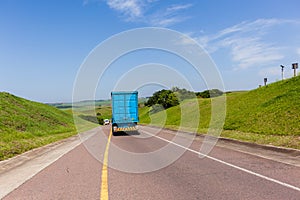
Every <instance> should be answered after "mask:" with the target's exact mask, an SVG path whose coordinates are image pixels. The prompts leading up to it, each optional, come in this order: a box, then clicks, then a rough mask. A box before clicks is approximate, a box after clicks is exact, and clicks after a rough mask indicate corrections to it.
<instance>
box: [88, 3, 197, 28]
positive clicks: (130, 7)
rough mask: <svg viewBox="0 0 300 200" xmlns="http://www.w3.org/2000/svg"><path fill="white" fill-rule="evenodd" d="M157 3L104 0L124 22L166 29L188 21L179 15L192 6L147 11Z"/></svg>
mask: <svg viewBox="0 0 300 200" xmlns="http://www.w3.org/2000/svg"><path fill="white" fill-rule="evenodd" d="M84 1H88V0H84ZM158 1H159V0H105V2H106V4H107V5H108V6H109V7H110V8H111V9H112V10H115V11H117V12H118V13H120V14H121V15H122V17H123V19H124V20H125V21H131V22H143V23H146V24H149V25H151V26H160V27H167V26H171V25H173V24H176V23H179V22H182V21H184V20H186V19H188V17H186V16H182V15H180V12H181V11H183V10H186V9H188V8H190V7H191V6H192V4H173V5H170V6H168V7H165V8H163V9H160V10H155V11H151V10H150V9H148V8H150V7H151V5H152V4H154V3H157V2H158Z"/></svg>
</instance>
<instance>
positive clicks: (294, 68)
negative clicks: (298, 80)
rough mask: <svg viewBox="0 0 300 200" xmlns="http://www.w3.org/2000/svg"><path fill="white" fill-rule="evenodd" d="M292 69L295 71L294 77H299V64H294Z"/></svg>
mask: <svg viewBox="0 0 300 200" xmlns="http://www.w3.org/2000/svg"><path fill="white" fill-rule="evenodd" d="M292 69H293V70H294V77H295V76H297V73H296V69H298V63H293V64H292Z"/></svg>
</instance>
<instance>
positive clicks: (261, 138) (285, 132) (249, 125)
mask: <svg viewBox="0 0 300 200" xmlns="http://www.w3.org/2000/svg"><path fill="white" fill-rule="evenodd" d="M299 97H300V77H296V78H292V79H288V80H285V81H280V82H276V83H273V84H270V85H268V86H267V87H262V88H259V89H256V90H252V91H249V92H237V93H236V92H235V93H230V94H228V95H227V114H226V121H225V125H224V131H223V133H222V136H225V137H230V138H235V139H239V140H244V141H250V142H257V143H262V144H273V145H278V146H286V147H293V148H300V104H299V103H300V98H299ZM198 102H199V109H200V119H201V120H200V122H199V124H198V132H199V133H204V132H206V130H207V128H208V124H209V122H210V112H211V107H210V106H211V105H210V99H199V100H198ZM194 106H195V105H193V104H191V102H190V101H184V102H183V103H182V104H181V107H184V108H185V109H187V110H191V112H193V109H192V108H195V107H194ZM148 111H149V108H147V107H144V108H141V109H140V120H141V123H145V124H152V125H159V126H162V125H164V126H165V127H169V128H178V127H179V125H180V119H181V118H180V113H181V112H180V107H179V106H177V107H173V108H170V109H167V110H166V111H162V112H159V113H155V114H152V115H149V114H148V113H149V112H148ZM193 115H194V114H192V116H193ZM164 118H167V119H166V123H163V122H164ZM188 120H193V117H191V118H190V119H188Z"/></svg>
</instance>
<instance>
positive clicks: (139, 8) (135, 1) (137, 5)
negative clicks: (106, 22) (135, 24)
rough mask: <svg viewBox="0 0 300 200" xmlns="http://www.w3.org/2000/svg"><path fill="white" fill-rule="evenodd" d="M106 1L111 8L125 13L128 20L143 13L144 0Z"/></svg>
mask: <svg viewBox="0 0 300 200" xmlns="http://www.w3.org/2000/svg"><path fill="white" fill-rule="evenodd" d="M106 3H107V5H108V6H109V7H110V8H111V9H113V10H116V11H118V12H120V13H121V14H123V15H125V16H126V17H127V19H128V20H133V19H136V18H137V17H141V16H142V15H143V8H144V5H145V3H146V2H145V1H139V0H107V1H106Z"/></svg>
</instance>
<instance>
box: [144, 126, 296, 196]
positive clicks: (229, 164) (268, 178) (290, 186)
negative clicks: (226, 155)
mask: <svg viewBox="0 0 300 200" xmlns="http://www.w3.org/2000/svg"><path fill="white" fill-rule="evenodd" d="M140 131H142V132H144V133H146V134H148V135H151V136H154V137H156V138H158V139H160V140H163V141H165V142H168V143H170V144H173V145H175V146H178V147H181V148H183V149H185V150H187V151H190V152H192V153H195V154H198V155H201V156H204V157H206V158H209V159H211V160H213V161H216V162H219V163H222V164H224V165H227V166H229V167H232V168H235V169H238V170H240V171H243V172H246V173H248V174H251V175H254V176H257V177H260V178H262V179H265V180H268V181H271V182H273V183H277V184H279V185H282V186H285V187H287V188H291V189H293V190H297V191H298V192H300V188H299V187H296V186H293V185H290V184H288V183H284V182H281V181H279V180H276V179H273V178H270V177H267V176H264V175H262V174H258V173H256V172H253V171H250V170H248V169H245V168H242V167H239V166H236V165H234V164H231V163H228V162H225V161H223V160H220V159H217V158H214V157H211V156H208V155H205V154H202V153H200V152H198V151H195V150H193V149H190V148H188V147H185V146H182V145H180V144H177V143H175V142H172V141H169V140H167V139H165V138H162V137H159V136H157V135H153V134H151V133H149V132H148V131H144V130H140Z"/></svg>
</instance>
